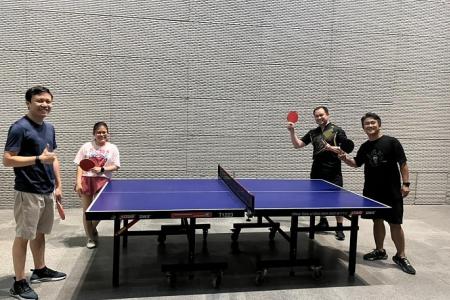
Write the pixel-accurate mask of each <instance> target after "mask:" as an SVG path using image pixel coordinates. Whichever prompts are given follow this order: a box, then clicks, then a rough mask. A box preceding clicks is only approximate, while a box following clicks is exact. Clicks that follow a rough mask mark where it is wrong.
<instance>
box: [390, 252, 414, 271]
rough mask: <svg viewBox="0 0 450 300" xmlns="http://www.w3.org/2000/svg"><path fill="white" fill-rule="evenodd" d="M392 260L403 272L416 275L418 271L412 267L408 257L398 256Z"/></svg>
mask: <svg viewBox="0 0 450 300" xmlns="http://www.w3.org/2000/svg"><path fill="white" fill-rule="evenodd" d="M392 260H393V261H394V262H395V263H396V264H397V265H399V266H400V268H402V270H403V272H405V273H408V274H412V275H415V274H416V269H414V267H413V266H412V265H411V263H410V262H409V260H408V259H407V258H406V257H400V256H397V255H394V256H392Z"/></svg>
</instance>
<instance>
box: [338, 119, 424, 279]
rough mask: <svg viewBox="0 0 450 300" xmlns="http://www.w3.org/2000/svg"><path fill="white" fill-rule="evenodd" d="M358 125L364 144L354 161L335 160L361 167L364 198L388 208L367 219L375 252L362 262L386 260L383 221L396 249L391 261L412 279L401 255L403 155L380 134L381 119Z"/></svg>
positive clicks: (404, 183) (405, 188)
mask: <svg viewBox="0 0 450 300" xmlns="http://www.w3.org/2000/svg"><path fill="white" fill-rule="evenodd" d="M361 123H362V127H363V129H364V131H365V133H366V134H367V137H368V140H367V141H366V142H364V143H363V144H362V145H361V147H360V148H359V150H358V153H357V154H356V157H354V158H351V157H349V156H348V155H347V154H346V153H344V152H342V153H341V154H339V158H341V159H342V160H343V161H344V162H345V163H346V164H347V165H349V166H351V167H360V166H362V165H363V164H364V190H363V194H364V196H367V197H369V198H371V199H374V200H376V201H379V202H381V203H384V204H386V205H389V206H390V207H392V209H386V210H381V211H377V212H376V213H375V214H374V215H371V216H370V218H371V219H373V235H374V238H375V246H376V249H374V250H373V251H372V252H370V253H367V254H366V255H364V259H365V260H371V261H373V260H378V259H387V257H388V256H387V254H386V251H385V250H384V248H383V244H384V238H385V236H386V229H385V227H384V221H386V222H388V223H389V227H390V231H391V238H392V240H393V241H394V244H395V248H396V249H397V253H396V254H395V255H394V256H393V257H392V259H393V260H394V262H395V263H396V264H398V265H399V266H400V267H401V268H402V270H403V271H404V272H406V273H408V274H413V275H414V274H416V270H415V269H414V267H413V266H412V265H411V263H410V262H409V260H408V259H407V258H406V255H405V235H404V232H403V229H402V225H401V224H402V222H403V198H404V197H406V196H407V195H408V193H409V184H410V183H409V169H408V165H407V163H406V156H405V152H404V150H403V147H402V145H401V144H400V142H399V141H398V140H397V139H396V138H394V137H391V136H387V135H383V134H382V133H381V119H380V117H379V116H378V115H377V114H375V113H367V114H365V115H364V116H363V117H362V118H361ZM400 178H401V182H400Z"/></svg>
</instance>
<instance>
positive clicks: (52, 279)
mask: <svg viewBox="0 0 450 300" xmlns="http://www.w3.org/2000/svg"><path fill="white" fill-rule="evenodd" d="M64 279H66V276H64V277H56V278H39V279H30V282H31V283H40V282H50V281H60V280H64Z"/></svg>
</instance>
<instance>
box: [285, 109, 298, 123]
mask: <svg viewBox="0 0 450 300" xmlns="http://www.w3.org/2000/svg"><path fill="white" fill-rule="evenodd" d="M287 120H288V122H291V123H297V121H298V113H297V112H296V111H290V112H289V113H288V115H287Z"/></svg>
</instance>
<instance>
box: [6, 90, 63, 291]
mask: <svg viewBox="0 0 450 300" xmlns="http://www.w3.org/2000/svg"><path fill="white" fill-rule="evenodd" d="M25 100H26V102H25V103H26V105H27V107H28V113H27V114H26V115H25V116H23V117H22V118H20V119H19V120H17V121H16V122H15V123H14V124H12V125H11V127H10V128H9V131H8V137H7V140H6V145H5V152H4V154H3V165H4V166H5V167H13V168H14V174H15V184H14V196H15V204H14V218H15V220H16V237H15V239H14V243H13V248H12V256H13V264H14V273H15V277H14V284H13V286H12V288H11V289H10V295H11V296H13V297H15V298H18V299H38V295H37V294H36V293H35V292H34V290H33V289H32V288H31V287H30V286H29V284H28V282H27V280H26V277H25V261H26V254H27V246H28V242H29V244H30V249H31V252H32V254H33V260H34V270H33V273H32V275H31V277H30V282H31V283H36V282H44V281H56V280H62V279H65V278H66V274H64V273H61V272H58V271H54V270H52V269H50V268H47V266H46V264H45V235H46V234H49V233H50V232H51V230H52V226H53V219H54V201H55V200H56V201H61V195H62V191H61V177H60V167H59V161H58V158H57V156H56V153H55V152H54V150H55V149H56V147H57V146H56V140H55V129H54V127H53V125H52V124H50V123H48V122H44V119H45V118H46V117H47V116H48V115H49V113H50V111H51V109H52V105H53V95H52V93H51V92H50V90H49V89H47V88H45V87H43V86H35V87H32V88H30V89H28V90H27V92H26V93H25Z"/></svg>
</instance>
